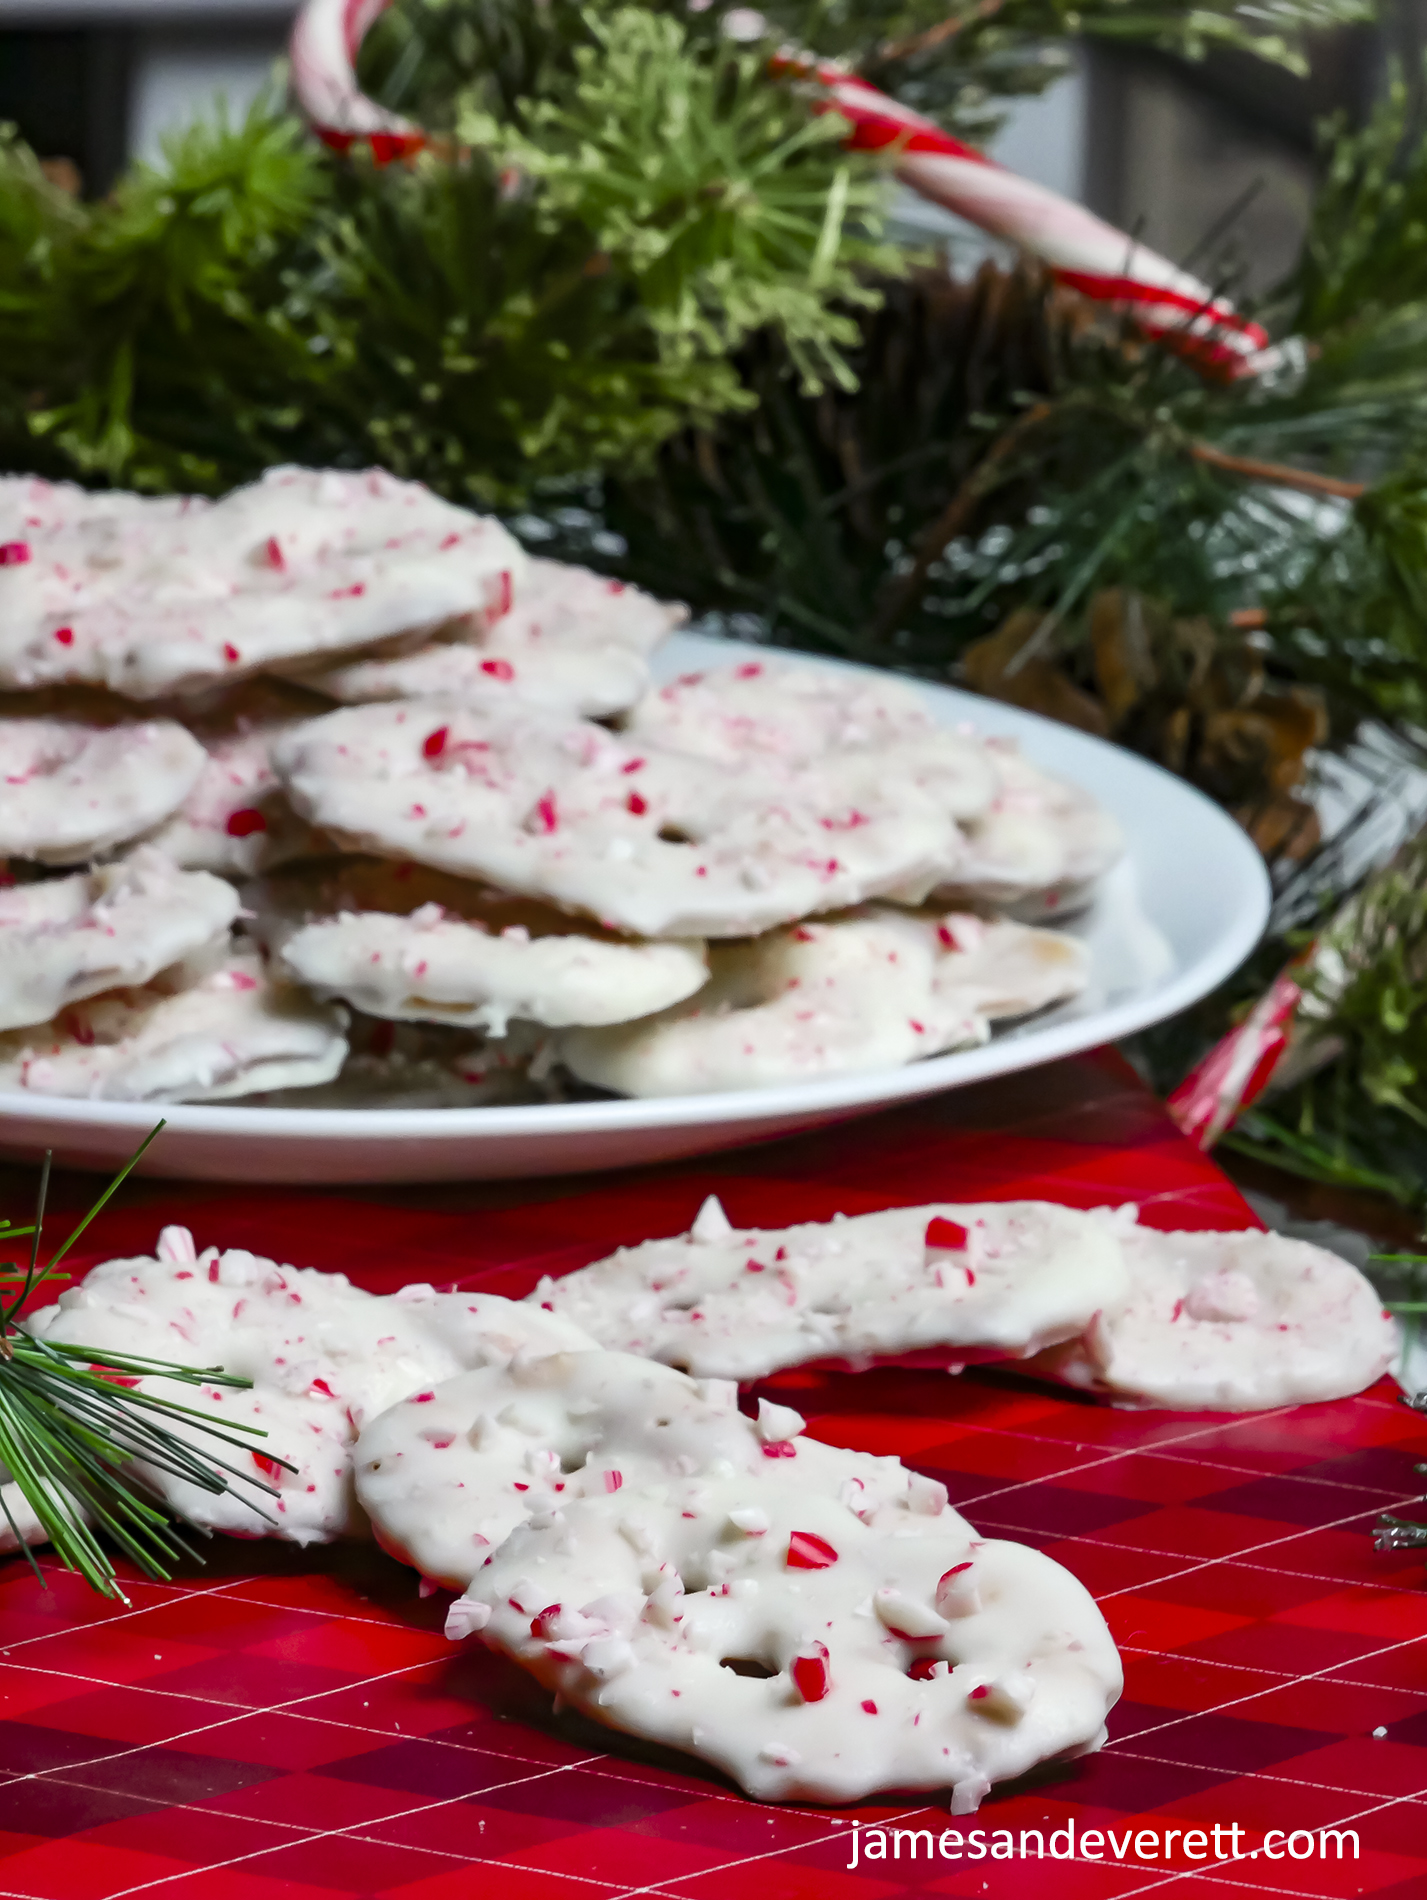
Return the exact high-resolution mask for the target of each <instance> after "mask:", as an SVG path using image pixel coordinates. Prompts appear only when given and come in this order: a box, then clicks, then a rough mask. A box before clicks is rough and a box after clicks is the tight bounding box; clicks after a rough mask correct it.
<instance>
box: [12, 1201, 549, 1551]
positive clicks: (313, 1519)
mask: <svg viewBox="0 0 1427 1900" xmlns="http://www.w3.org/2000/svg"><path fill="white" fill-rule="evenodd" d="M27 1329H28V1330H29V1331H30V1332H32V1333H34V1334H36V1335H37V1336H38V1337H40V1338H43V1339H50V1340H53V1341H55V1342H56V1343H57V1344H70V1345H85V1346H89V1347H92V1348H93V1349H94V1350H96V1351H100V1352H111V1353H121V1354H125V1353H127V1354H133V1355H135V1356H138V1357H143V1358H149V1359H163V1360H170V1361H175V1362H178V1363H180V1364H183V1365H189V1366H199V1367H204V1368H207V1367H214V1368H218V1369H221V1370H222V1371H225V1372H228V1373H231V1374H233V1375H235V1376H237V1377H239V1378H248V1379H251V1380H252V1381H253V1387H252V1390H251V1391H247V1392H244V1391H233V1390H225V1389H224V1388H222V1387H219V1386H200V1387H190V1386H184V1385H179V1384H177V1383H176V1382H175V1381H173V1380H168V1379H163V1378H158V1377H155V1378H145V1379H142V1380H141V1381H140V1382H139V1386H140V1390H142V1391H145V1392H151V1393H153V1394H155V1395H156V1396H159V1397H163V1398H174V1399H177V1400H178V1401H179V1402H180V1403H182V1404H186V1405H193V1406H196V1407H198V1408H199V1409H200V1410H201V1411H204V1412H207V1413H208V1414H209V1415H210V1417H211V1418H212V1419H213V1420H214V1421H215V1422H218V1423H223V1422H224V1421H227V1422H229V1423H232V1422H234V1421H241V1422H243V1423H246V1424H251V1425H257V1426H259V1427H260V1428H261V1429H262V1430H263V1431H265V1432H266V1433H267V1434H268V1436H267V1437H266V1438H265V1439H255V1440H250V1441H246V1442H247V1443H249V1444H250V1445H251V1446H252V1449H251V1450H249V1451H246V1452H245V1451H242V1450H238V1451H228V1450H226V1449H225V1448H224V1447H222V1446H218V1447H216V1448H215V1449H216V1450H217V1452H218V1455H219V1456H223V1457H227V1458H228V1459H229V1461H230V1462H231V1463H232V1464H234V1465H235V1466H236V1467H237V1468H238V1470H239V1472H240V1473H247V1474H249V1476H250V1477H251V1478H254V1479H262V1480H265V1481H267V1482H268V1483H270V1484H273V1485H275V1486H276V1487H277V1491H278V1496H277V1498H276V1499H273V1498H269V1497H266V1496H264V1495H263V1494H262V1493H261V1492H260V1491H258V1490H257V1489H256V1488H255V1487H254V1486H252V1485H250V1484H244V1483H242V1482H241V1481H240V1482H239V1483H238V1484H237V1485H235V1487H234V1489H233V1490H232V1491H230V1492H229V1493H227V1494H224V1495H219V1496H216V1497H215V1496H214V1495H213V1494H212V1493H211V1492H207V1491H204V1490H202V1489H200V1488H199V1487H198V1486H196V1485H193V1484H190V1483H188V1482H186V1481H185V1480H182V1479H180V1478H177V1477H174V1476H172V1475H170V1474H166V1473H164V1472H161V1471H155V1470H151V1469H149V1468H148V1467H144V1470H145V1472H146V1475H147V1476H148V1477H149V1478H150V1479H151V1481H153V1482H155V1483H156V1484H157V1485H158V1487H159V1489H160V1490H161V1492H162V1494H163V1495H164V1496H165V1497H166V1498H167V1499H168V1500H169V1502H170V1503H171V1504H172V1505H173V1506H174V1507H175V1509H177V1510H180V1511H182V1512H183V1513H184V1515H185V1516H187V1517H189V1518H190V1519H191V1520H192V1521H193V1522H194V1523H198V1524H204V1525H208V1526H210V1527H211V1528H213V1529H215V1530H224V1531H231V1532H235V1533H236V1534H237V1535H239V1536H248V1537H254V1536H272V1537H283V1538H287V1539H290V1540H291V1541H292V1542H294V1543H299V1544H310V1543H326V1542H329V1541H330V1540H331V1539H333V1538H335V1537H341V1536H347V1535H362V1534H364V1533H365V1531H366V1528H367V1527H366V1522H365V1519H364V1518H363V1516H362V1513H361V1511H360V1510H359V1509H358V1508H357V1505H356V1500H355V1497H354V1494H353V1490H352V1447H353V1445H354V1443H355V1442H356V1437H357V1433H358V1431H359V1430H360V1429H361V1425H362V1422H363V1420H364V1419H365V1418H367V1417H372V1416H375V1415H376V1414H377V1413H378V1412H380V1411H382V1410H384V1409H385V1408H386V1407H387V1406H389V1405H391V1404H393V1403H394V1402H395V1401H396V1400H398V1399H400V1398H403V1397H405V1395H406V1394H407V1393H408V1392H411V1391H415V1390H418V1389H420V1388H421V1387H422V1386H423V1385H424V1384H428V1383H430V1382H431V1381H433V1380H437V1379H445V1378H449V1377H450V1376H451V1375H452V1374H453V1373H455V1372H458V1371H460V1370H462V1369H463V1368H464V1367H468V1366H481V1365H487V1364H492V1363H495V1364H501V1363H504V1362H505V1361H507V1360H509V1359H510V1358H511V1357H512V1356H513V1355H514V1354H516V1353H531V1352H535V1353H539V1352H556V1351H564V1350H567V1349H568V1348H570V1347H571V1346H572V1345H573V1346H576V1347H578V1346H579V1345H581V1344H582V1343H583V1335H581V1333H580V1332H579V1329H578V1328H576V1327H573V1326H571V1325H569V1324H567V1323H565V1322H561V1321H559V1320H556V1319H553V1318H552V1317H551V1316H550V1315H549V1314H545V1313H537V1312H532V1311H531V1309H529V1308H526V1307H523V1306H520V1305H517V1304H515V1303H514V1302H512V1301H510V1300H503V1299H500V1298H499V1297H498V1296H497V1295H495V1294H491V1293H436V1292H434V1291H433V1289H432V1288H431V1287H429V1286H411V1287H404V1288H403V1289H402V1290H401V1292H399V1293H396V1294H391V1295H385V1296H383V1295H377V1294H371V1293H365V1292H363V1291H362V1289H361V1288H360V1287H355V1286H353V1285H351V1283H350V1282H349V1281H348V1280H347V1278H346V1276H345V1275H343V1274H340V1273H319V1272H318V1271H317V1270H316V1269H315V1268H313V1267H301V1268H299V1267H287V1266H279V1265H277V1264H276V1263H275V1262H273V1261H271V1260H264V1259H261V1258H259V1257H258V1256H257V1255H255V1254H250V1253H246V1252H243V1251H242V1250H232V1251H229V1252H225V1253H220V1252H219V1250H218V1249H217V1248H216V1247H210V1248H209V1249H208V1250H207V1251H206V1252H205V1253H202V1254H198V1253H197V1252H196V1250H195V1248H194V1245H193V1240H192V1236H191V1235H190V1234H189V1233H188V1231H187V1229H186V1228H182V1227H167V1228H165V1229H164V1231H163V1233H162V1235H161V1236H160V1238H159V1246H158V1250H157V1258H155V1259H135V1260H110V1261H107V1262H105V1264H104V1265H102V1266H98V1267H95V1268H94V1269H93V1271H92V1272H91V1273H89V1274H87V1275H86V1276H85V1278H84V1280H83V1281H82V1282H81V1284H80V1285H79V1286H77V1287H72V1288H70V1289H69V1290H68V1291H66V1292H64V1293H62V1294H61V1295H60V1297H59V1301H58V1304H57V1305H54V1306H48V1307H45V1308H43V1309H42V1310H40V1311H39V1312H37V1313H36V1314H35V1315H34V1316H33V1318H32V1319H30V1320H29V1321H28V1322H27ZM192 1442H193V1443H194V1444H195V1446H196V1447H197V1448H198V1449H199V1450H200V1451H203V1450H205V1449H207V1448H208V1446H207V1443H206V1441H205V1440H204V1439H203V1438H202V1436H201V1435H199V1434H196V1433H195V1434H194V1435H193V1440H192ZM254 1451H256V1453H257V1456H256V1458H255V1457H254V1455H253V1453H254ZM278 1459H285V1460H287V1461H288V1462H289V1463H290V1464H292V1465H294V1466H296V1470H295V1471H285V1470H282V1469H281V1468H280V1467H279V1466H278V1465H277V1464H276V1463H275V1462H274V1461H276V1460H278ZM253 1503H256V1504H257V1505H258V1506H259V1508H260V1509H261V1510H263V1511H266V1512H267V1513H268V1514H269V1516H270V1517H271V1519H272V1520H273V1521H272V1522H264V1520H263V1519H262V1518H261V1517H259V1516H257V1515H256V1514H255V1513H254V1511H253V1510H252V1509H251V1508H250V1505H251V1504H253Z"/></svg>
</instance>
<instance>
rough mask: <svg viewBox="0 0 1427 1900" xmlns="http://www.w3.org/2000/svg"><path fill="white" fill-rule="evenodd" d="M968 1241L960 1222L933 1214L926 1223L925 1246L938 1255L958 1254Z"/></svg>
mask: <svg viewBox="0 0 1427 1900" xmlns="http://www.w3.org/2000/svg"><path fill="white" fill-rule="evenodd" d="M969 1239H970V1235H969V1234H968V1233H967V1230H966V1229H965V1228H964V1227H963V1226H962V1224H961V1222H960V1221H956V1220H947V1219H946V1218H945V1217H944V1216H943V1215H941V1214H934V1215H933V1216H932V1218H931V1219H930V1220H929V1221H928V1222H927V1233H926V1244H927V1246H928V1247H931V1248H934V1249H935V1250H936V1251H938V1252H940V1253H959V1252H960V1251H961V1250H962V1249H963V1248H964V1247H965V1245H966V1243H967V1241H968V1240H969Z"/></svg>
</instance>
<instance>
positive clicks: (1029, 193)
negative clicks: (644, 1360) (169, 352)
mask: <svg viewBox="0 0 1427 1900" xmlns="http://www.w3.org/2000/svg"><path fill="white" fill-rule="evenodd" d="M390 4H391V0H305V4H304V5H303V7H302V10H301V12H300V13H299V14H298V18H297V24H296V25H295V27H294V28H293V34H292V83H293V90H294V92H295V94H296V96H297V100H298V103H299V105H300V106H301V107H302V109H303V111H304V112H305V113H306V115H307V117H308V119H309V120H310V121H311V123H312V125H313V127H314V128H315V130H316V131H317V133H318V135H319V136H320V137H321V138H322V139H324V140H325V141H326V143H327V144H329V145H331V146H333V147H334V148H335V149H337V150H338V151H346V150H347V149H348V148H349V147H350V146H351V145H353V144H354V143H355V142H357V141H358V140H364V141H366V142H368V143H369V144H370V146H371V149H372V153H373V156H374V157H375V158H376V159H377V161H378V162H379V163H386V162H387V161H389V160H391V159H393V158H402V157H407V156H409V155H410V154H411V153H413V152H417V151H420V150H421V149H422V147H423V146H425V145H426V144H428V143H429V141H428V140H427V138H426V137H425V135H424V134H423V133H422V131H421V129H420V127H419V126H416V125H413V124H411V122H410V121H409V120H406V119H402V118H399V117H398V116H397V115H396V114H395V113H391V112H387V111H385V110H384V109H383V108H382V107H381V106H379V105H377V104H376V103H375V101H373V100H371V99H369V98H367V97H366V95H365V94H364V93H363V92H362V90H361V88H360V86H359V85H358V84H357V74H356V68H355V64H354V62H355V59H356V54H357V49H358V47H359V46H360V45H361V43H362V38H363V35H364V34H365V33H366V31H367V29H368V28H369V27H370V26H371V25H372V23H373V21H374V20H376V19H377V17H378V16H379V15H380V14H382V13H384V12H385V11H386V8H387V7H388V6H389V5H390ZM773 64H774V67H775V69H776V70H778V71H782V72H785V73H792V74H795V75H797V76H800V77H802V78H805V79H808V80H810V81H812V82H814V83H815V84H816V85H817V86H818V87H820V88H821V97H820V98H819V99H818V101H817V102H816V103H815V105H814V110H815V111H820V112H829V111H831V112H838V113H841V115H842V116H843V117H844V118H845V119H846V120H847V121H848V122H849V124H850V125H851V127H852V135H851V138H850V139H849V144H850V145H851V146H852V147H853V149H854V150H857V151H874V152H875V151H893V152H895V154H896V170H897V176H898V177H899V178H900V179H901V180H902V181H903V183H904V184H907V185H909V186H910V187H911V188H912V190H914V191H917V192H920V193H921V195H922V196H923V197H925V198H930V199H932V200H933V202H934V203H936V204H940V205H943V206H944V207H945V208H946V209H947V210H948V211H954V212H955V213H956V214H957V215H958V216H959V217H963V218H965V219H967V220H968V221H969V222H970V223H972V224H976V225H979V226H980V227H981V229H982V230H983V231H988V232H990V233H991V234H992V235H993V236H995V237H1000V238H1005V239H1007V240H1009V241H1010V242H1011V243H1013V244H1016V245H1019V246H1020V247H1021V248H1022V249H1023V250H1027V251H1030V252H1031V253H1032V254H1033V255H1035V256H1036V257H1039V258H1042V259H1043V260H1044V261H1045V263H1046V264H1048V265H1049V266H1050V269H1051V271H1052V273H1053V275H1054V276H1055V277H1056V278H1057V279H1058V280H1059V282H1061V283H1063V284H1066V285H1069V286H1070V287H1071V288H1073V289H1075V290H1078V291H1080V292H1081V293H1082V294H1083V295H1085V296H1087V297H1090V298H1093V299H1094V300H1095V301H1096V302H1099V303H1105V304H1110V305H1113V306H1114V307H1116V308H1118V309H1121V310H1124V311H1126V312H1127V313H1128V314H1129V315H1131V316H1132V317H1133V318H1134V320H1135V322H1136V323H1137V324H1138V325H1139V327H1140V328H1141V329H1142V330H1144V331H1146V332H1147V333H1148V334H1149V335H1150V336H1152V337H1155V338H1157V339H1158V340H1159V341H1161V342H1162V343H1164V344H1165V345H1166V346H1167V347H1169V348H1171V349H1174V350H1177V351H1178V352H1180V353H1181V354H1182V355H1184V356H1187V357H1190V358H1191V359H1192V360H1193V361H1194V362H1195V363H1197V364H1198V365H1199V366H1200V367H1201V368H1202V369H1205V370H1208V371H1209V372H1211V373H1213V374H1215V375H1220V376H1241V375H1245V374H1256V373H1258V372H1260V371H1262V370H1264V369H1265V368H1267V367H1268V366H1269V365H1270V363H1271V362H1272V361H1274V360H1276V353H1275V352H1274V351H1272V350H1270V349H1269V347H1268V343H1269V339H1268V336H1267V334H1266V332H1265V331H1264V330H1263V329H1261V328H1260V326H1259V325H1258V324H1256V323H1251V322H1250V321H1249V320H1248V319H1247V318H1245V317H1242V316H1240V315H1239V314H1238V312H1237V311H1236V310H1235V309H1234V307H1233V305H1232V304H1230V303H1228V302H1226V301H1225V300H1224V299H1223V298H1222V297H1219V296H1216V295H1215V293H1214V292H1213V291H1212V290H1211V289H1210V288H1209V286H1208V285H1207V284H1202V283H1200V281H1199V280H1198V278H1196V277H1192V276H1190V275H1189V273H1188V272H1187V271H1182V270H1180V269H1179V268H1178V267H1177V266H1176V265H1174V264H1171V263H1169V262H1168V261H1167V260H1166V259H1165V258H1162V257H1160V256H1158V255H1157V254H1156V253H1155V252H1154V251H1151V250H1149V249H1148V248H1147V247H1146V246H1145V245H1143V244H1140V243H1138V242H1137V241H1136V240H1135V239H1132V238H1129V237H1127V236H1126V235H1125V233H1124V232H1123V231H1117V230H1116V229H1115V228H1114V226H1113V225H1109V224H1106V223H1105V222H1104V221H1103V219H1100V218H1097V217H1096V216H1095V215H1094V214H1093V213H1092V212H1089V211H1087V210H1086V209H1085V207H1084V206H1083V205H1078V204H1075V203H1074V202H1072V200H1070V199H1068V198H1062V197H1061V196H1060V195H1059V193H1057V192H1054V191H1050V190H1048V189H1047V187H1046V186H1044V185H1036V184H1032V183H1031V182H1030V180H1029V179H1025V178H1019V177H1017V176H1016V174H1015V173H1014V172H1010V171H1007V170H1006V168H1005V167H1004V166H1002V165H998V164H996V163H995V161H994V160H992V159H989V158H987V157H986V156H985V154H984V153H982V152H978V151H976V150H975V149H974V148H973V147H971V146H969V145H963V144H962V143H961V141H960V140H959V139H954V138H952V137H951V136H950V135H949V134H948V133H946V132H943V131H942V130H941V128H940V127H939V126H937V125H934V124H933V123H932V121H931V120H930V119H924V118H922V117H921V116H920V114H918V113H915V112H910V111H908V110H907V108H906V107H905V106H901V105H899V104H898V103H897V102H896V100H894V99H890V98H888V96H887V95H886V93H883V92H879V91H878V90H877V89H876V87H875V86H868V85H864V83H863V82H862V81H861V80H860V79H855V78H853V77H852V76H851V75H850V74H848V73H846V72H844V71H843V70H842V69H841V68H840V67H837V66H834V65H830V64H826V63H819V62H816V61H812V60H807V59H803V58H801V57H799V56H797V55H794V54H785V55H782V56H780V57H779V58H778V59H776V60H775V61H774V62H773Z"/></svg>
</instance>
